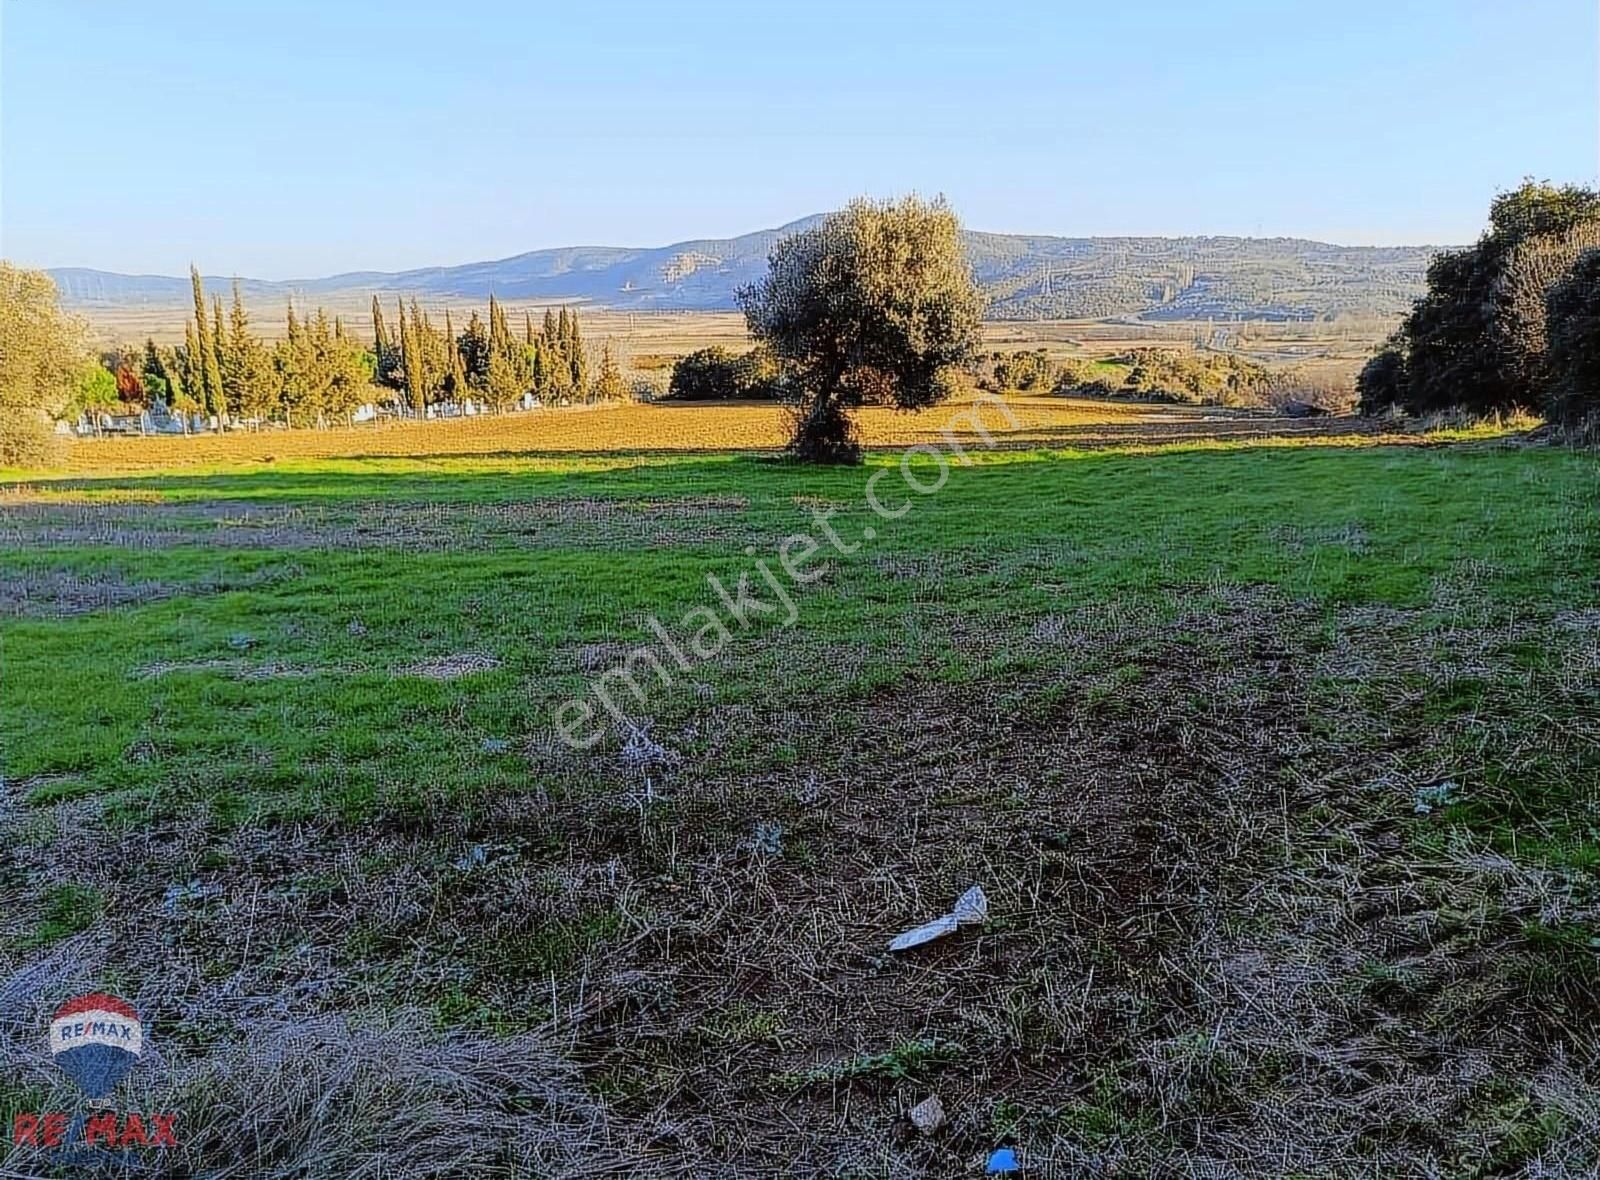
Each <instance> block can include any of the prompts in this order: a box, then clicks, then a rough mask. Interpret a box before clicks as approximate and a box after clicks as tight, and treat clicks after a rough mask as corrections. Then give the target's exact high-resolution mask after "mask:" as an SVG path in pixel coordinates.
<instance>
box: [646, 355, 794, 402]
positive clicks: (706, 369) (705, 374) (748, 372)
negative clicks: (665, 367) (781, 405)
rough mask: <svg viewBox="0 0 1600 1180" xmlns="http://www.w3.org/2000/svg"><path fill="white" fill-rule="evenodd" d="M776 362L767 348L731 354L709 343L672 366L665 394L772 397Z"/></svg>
mask: <svg viewBox="0 0 1600 1180" xmlns="http://www.w3.org/2000/svg"><path fill="white" fill-rule="evenodd" d="M778 376H779V374H778V365H777V362H776V361H775V360H774V359H773V357H772V354H771V352H769V351H768V350H767V349H765V348H753V349H751V350H750V351H749V352H746V353H744V354H742V355H740V356H735V355H734V354H733V353H731V352H729V351H728V350H727V349H726V348H722V347H721V346H719V345H712V346H711V347H709V348H702V349H698V350H697V351H695V352H691V353H689V355H687V356H685V357H680V358H679V360H678V362H677V363H676V364H675V365H673V366H672V379H671V381H670V382H669V383H668V385H667V396H668V397H671V398H683V399H687V400H692V401H732V400H743V399H751V398H770V397H776V396H777V395H778V392H779V388H780V386H779V381H778Z"/></svg>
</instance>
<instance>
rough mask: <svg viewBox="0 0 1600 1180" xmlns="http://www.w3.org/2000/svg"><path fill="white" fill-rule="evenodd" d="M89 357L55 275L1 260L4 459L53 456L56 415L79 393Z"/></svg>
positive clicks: (0, 446)
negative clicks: (64, 307) (65, 310)
mask: <svg viewBox="0 0 1600 1180" xmlns="http://www.w3.org/2000/svg"><path fill="white" fill-rule="evenodd" d="M87 356H88V349H87V347H86V345H85V341H84V329H83V325H82V324H81V323H79V322H78V321H77V320H75V319H73V318H71V317H70V316H67V315H65V314H64V313H63V312H62V311H61V308H60V305H59V304H58V303H57V301H56V287H55V284H54V283H52V282H51V281H50V277H49V276H48V275H46V274H44V273H43V272H42V271H37V270H23V269H21V268H19V267H15V266H12V265H11V264H10V263H9V262H0V464H23V463H35V462H41V461H43V460H45V459H47V458H48V457H49V454H50V449H51V447H50V442H51V435H50V430H51V427H50V420H51V419H52V418H57V417H59V416H60V415H62V414H63V413H65V412H66V411H67V409H68V407H69V406H70V405H71V403H72V401H73V399H74V397H75V395H77V394H78V393H79V389H80V386H81V383H82V380H83V368H84V361H85V359H86V358H87Z"/></svg>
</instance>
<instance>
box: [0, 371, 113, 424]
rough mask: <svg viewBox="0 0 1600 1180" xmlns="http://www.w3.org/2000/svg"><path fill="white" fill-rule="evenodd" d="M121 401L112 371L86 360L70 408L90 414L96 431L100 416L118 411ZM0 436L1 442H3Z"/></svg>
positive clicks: (76, 383) (74, 387) (75, 385)
mask: <svg viewBox="0 0 1600 1180" xmlns="http://www.w3.org/2000/svg"><path fill="white" fill-rule="evenodd" d="M120 400H121V399H119V398H118V397H117V379H116V378H115V377H113V376H112V375H111V370H110V369H108V368H106V367H105V366H104V365H103V364H101V363H100V362H99V361H98V360H86V361H84V362H83V366H82V368H81V369H80V371H79V374H78V378H77V381H76V382H75V384H74V386H73V392H72V401H71V403H70V408H71V409H72V410H73V411H76V412H78V413H83V414H88V415H89V417H90V420H91V421H92V422H93V423H94V427H95V431H96V432H97V433H98V431H99V429H100V415H101V414H106V413H110V412H111V411H112V410H114V409H116V408H117V406H118V404H119V402H120ZM3 441H4V440H3V435H0V442H3Z"/></svg>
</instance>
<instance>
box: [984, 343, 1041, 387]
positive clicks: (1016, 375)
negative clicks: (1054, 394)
mask: <svg viewBox="0 0 1600 1180" xmlns="http://www.w3.org/2000/svg"><path fill="white" fill-rule="evenodd" d="M981 367H982V368H986V369H987V372H982V373H980V375H979V377H978V387H979V388H980V389H988V390H993V391H994V392H996V393H1006V392H1010V391H1016V392H1018V393H1034V392H1043V391H1045V390H1048V389H1051V388H1052V387H1053V386H1054V385H1055V382H1056V372H1057V365H1056V363H1055V362H1054V361H1052V360H1051V359H1050V354H1049V353H1047V352H1046V351H1045V350H1044V349H1042V348H1035V349H1031V350H1024V351H1019V352H994V353H990V354H989V360H988V362H987V364H986V365H985V366H981Z"/></svg>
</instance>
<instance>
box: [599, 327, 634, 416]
mask: <svg viewBox="0 0 1600 1180" xmlns="http://www.w3.org/2000/svg"><path fill="white" fill-rule="evenodd" d="M594 395H595V398H596V399H597V400H599V401H621V400H623V399H624V398H626V397H627V396H628V384H627V382H625V381H624V380H623V379H622V369H621V368H620V367H619V366H618V365H617V358H616V357H614V356H612V355H611V341H610V340H609V339H608V340H607V341H606V342H605V345H604V347H603V348H602V349H601V351H600V372H599V374H598V375H597V376H596V377H595V382H594Z"/></svg>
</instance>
